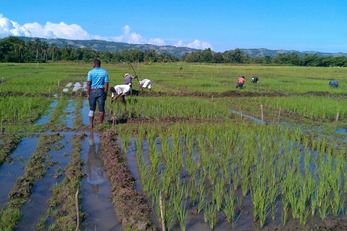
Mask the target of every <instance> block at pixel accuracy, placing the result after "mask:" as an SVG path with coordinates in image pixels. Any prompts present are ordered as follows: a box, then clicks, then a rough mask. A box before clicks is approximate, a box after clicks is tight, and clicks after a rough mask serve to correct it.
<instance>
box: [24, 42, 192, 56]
mask: <svg viewBox="0 0 347 231" xmlns="http://www.w3.org/2000/svg"><path fill="white" fill-rule="evenodd" d="M19 38H20V39H22V40H24V41H34V40H35V38H32V37H19ZM40 40H41V41H45V42H47V43H48V44H49V45H50V44H52V43H54V44H55V45H56V46H57V47H65V46H67V45H70V46H72V47H73V48H75V49H77V48H91V49H93V50H96V51H101V52H102V51H110V52H114V51H117V50H118V51H122V50H140V51H145V50H155V51H156V52H157V53H158V54H164V53H166V54H170V55H173V56H175V57H182V56H183V55H185V54H189V53H192V52H194V51H197V49H193V48H188V47H175V46H156V45H152V44H129V43H122V42H110V41H104V40H69V39H45V38H40Z"/></svg>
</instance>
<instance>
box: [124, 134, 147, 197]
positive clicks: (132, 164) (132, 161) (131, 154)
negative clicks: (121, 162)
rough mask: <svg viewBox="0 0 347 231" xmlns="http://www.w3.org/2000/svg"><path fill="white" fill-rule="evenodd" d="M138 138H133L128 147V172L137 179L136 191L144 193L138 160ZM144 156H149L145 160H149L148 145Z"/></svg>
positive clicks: (145, 147)
mask: <svg viewBox="0 0 347 231" xmlns="http://www.w3.org/2000/svg"><path fill="white" fill-rule="evenodd" d="M135 142H136V138H131V140H130V142H129V146H128V147H127V152H126V154H127V164H128V170H129V172H130V174H131V176H132V177H133V178H134V179H135V189H136V190H137V191H139V192H142V186H141V180H140V173H139V170H138V165H137V159H136V143H135ZM143 148H144V150H143V152H144V155H145V156H147V158H146V157H145V159H148V145H147V146H146V145H144V146H143Z"/></svg>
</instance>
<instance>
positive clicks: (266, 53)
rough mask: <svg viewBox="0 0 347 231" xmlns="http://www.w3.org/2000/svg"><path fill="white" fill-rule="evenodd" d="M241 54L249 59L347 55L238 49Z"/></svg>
mask: <svg viewBox="0 0 347 231" xmlns="http://www.w3.org/2000/svg"><path fill="white" fill-rule="evenodd" d="M240 50H241V51H242V53H244V54H245V55H249V56H250V57H265V56H270V57H275V56H277V55H279V54H292V53H295V54H297V55H298V56H299V57H302V56H305V55H318V56H322V57H329V56H332V57H337V56H347V53H341V52H339V53H325V52H318V51H296V50H269V49H265V48H260V49H240Z"/></svg>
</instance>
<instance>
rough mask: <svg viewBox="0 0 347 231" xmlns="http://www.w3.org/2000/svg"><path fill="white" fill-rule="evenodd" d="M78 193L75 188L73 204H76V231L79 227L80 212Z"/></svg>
mask: <svg viewBox="0 0 347 231" xmlns="http://www.w3.org/2000/svg"><path fill="white" fill-rule="evenodd" d="M78 193H79V190H78V189H77V191H76V194H75V205H76V222H77V224H76V231H77V230H79V229H80V212H79V209H78Z"/></svg>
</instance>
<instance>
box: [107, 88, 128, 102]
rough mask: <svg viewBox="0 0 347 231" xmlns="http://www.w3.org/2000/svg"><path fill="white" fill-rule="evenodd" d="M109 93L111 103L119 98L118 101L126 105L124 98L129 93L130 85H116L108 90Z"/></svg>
mask: <svg viewBox="0 0 347 231" xmlns="http://www.w3.org/2000/svg"><path fill="white" fill-rule="evenodd" d="M110 91H111V103H113V101H117V99H118V98H120V101H121V102H122V103H123V104H124V106H125V105H126V102H125V96H126V95H127V94H129V92H130V85H128V84H122V85H116V86H114V87H111V88H110Z"/></svg>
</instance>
